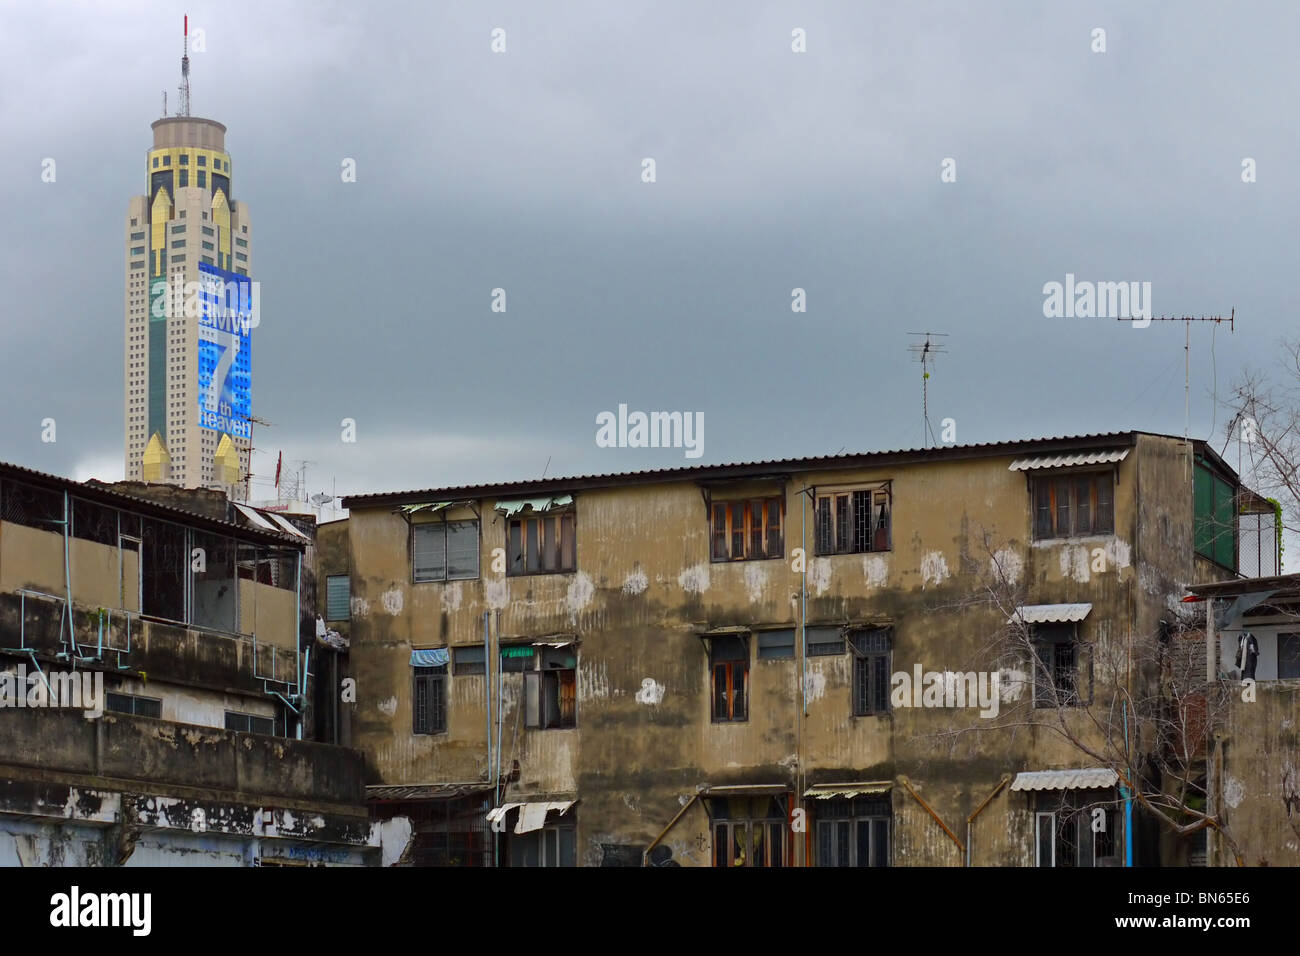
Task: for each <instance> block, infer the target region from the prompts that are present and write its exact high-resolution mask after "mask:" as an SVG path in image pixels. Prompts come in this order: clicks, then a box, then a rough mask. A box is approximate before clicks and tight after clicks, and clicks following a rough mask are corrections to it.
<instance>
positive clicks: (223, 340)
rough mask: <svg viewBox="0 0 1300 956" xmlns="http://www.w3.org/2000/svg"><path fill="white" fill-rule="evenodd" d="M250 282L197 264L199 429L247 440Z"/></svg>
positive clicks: (249, 425)
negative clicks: (198, 302)
mask: <svg viewBox="0 0 1300 956" xmlns="http://www.w3.org/2000/svg"><path fill="white" fill-rule="evenodd" d="M252 286H253V283H252V280H251V279H249V277H248V276H243V275H237V274H236V273H234V272H230V271H228V270H226V269H218V268H217V267H216V266H210V265H208V264H207V263H201V264H200V265H199V297H200V303H201V308H200V313H199V355H198V360H199V398H198V405H199V407H198V413H199V425H200V426H201V427H203V428H208V429H211V430H212V431H218V432H225V433H227V434H229V435H230V437H231V438H251V437H252V435H253V425H252V422H251V421H250V418H251V417H252V414H253V402H252V394H251V393H252V387H251V386H252V352H251V347H250V346H251V340H252V339H251V332H252V328H253V325H254V324H255V322H256V318H255V317H254V314H253V312H254V299H253V288H252Z"/></svg>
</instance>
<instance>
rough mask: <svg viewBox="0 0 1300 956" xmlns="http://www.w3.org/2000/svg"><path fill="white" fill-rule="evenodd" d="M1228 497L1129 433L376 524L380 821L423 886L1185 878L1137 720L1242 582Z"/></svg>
mask: <svg viewBox="0 0 1300 956" xmlns="http://www.w3.org/2000/svg"><path fill="white" fill-rule="evenodd" d="M1216 482H1217V483H1220V484H1222V485H1224V486H1226V487H1228V488H1229V489H1231V490H1233V491H1235V489H1237V487H1238V482H1237V478H1236V475H1235V473H1233V471H1232V470H1231V469H1230V468H1228V467H1227V466H1226V465H1225V464H1224V462H1223V461H1222V460H1221V459H1220V458H1219V457H1218V456H1217V455H1215V454H1214V452H1213V451H1212V450H1211V449H1210V448H1209V447H1208V446H1207V445H1206V444H1205V443H1204V442H1200V441H1196V442H1192V443H1190V444H1188V443H1185V442H1184V441H1183V440H1181V439H1178V438H1173V437H1169V436H1162V435H1154V434H1147V433H1141V432H1126V433H1115V434H1107V435H1092V436H1084V437H1076V438H1059V439H1041V440H1032V441H1016V442H1006V443H1000V444H987V445H973V446H954V447H942V448H932V449H925V450H917V451H906V452H882V453H872V454H859V455H840V456H831V457H824V458H809V459H795V460H784V461H772V462H762V463H755V464H740V465H722V466H701V467H689V468H680V469H669V470H662V471H649V472H642V473H630V474H620V475H604V476H588V477H578V478H554V479H543V480H534V481H522V482H514V483H506V484H500V485H481V486H473V487H460V488H442V489H433V490H427V491H413V492H402V493H391V494H374V495H363V496H353V497H350V498H348V499H346V500H345V505H346V506H347V507H348V508H349V509H350V516H349V518H348V519H347V520H346V521H342V522H335V523H332V524H331V525H327V526H324V527H322V529H321V534H320V537H319V542H318V544H319V565H320V568H319V587H320V589H321V593H320V597H319V603H320V604H321V606H323V607H325V606H327V607H328V608H329V611H328V613H327V615H326V616H327V618H328V619H329V621H328V626H329V627H330V628H332V629H337V630H338V631H339V632H340V633H342V634H346V635H347V636H348V637H349V639H350V641H351V660H350V666H351V672H350V673H351V677H352V678H354V679H355V694H356V702H355V704H352V705H349V707H350V708H351V710H352V713H351V715H350V716H351V719H350V732H351V740H352V743H353V744H354V745H355V746H357V747H358V748H359V749H361V750H362V751H363V752H364V753H365V755H366V758H367V764H368V766H367V773H368V783H369V787H368V794H369V798H370V803H371V807H372V813H373V814H374V815H375V816H376V817H377V818H378V819H388V818H396V817H408V818H410V819H411V820H413V821H414V824H415V840H414V842H413V845H412V847H411V850H410V852H409V855H408V858H409V859H410V860H412V861H413V862H416V863H435V864H464V865H494V864H497V865H571V864H576V865H590V866H598V865H629V864H630V865H641V864H642V863H643V862H648V863H650V864H653V865H674V864H680V865H705V866H707V865H714V866H737V865H769V866H789V865H796V866H798V865H858V866H864V865H962V864H963V863H967V862H969V863H971V864H975V865H1003V864H1010V865H1032V864H1035V863H1037V864H1039V865H1064V866H1076V865H1079V866H1091V865H1122V864H1123V862H1124V861H1125V859H1126V858H1129V859H1132V860H1133V861H1134V862H1137V863H1142V862H1154V861H1155V860H1157V859H1158V858H1159V857H1160V856H1161V854H1162V853H1163V852H1164V851H1162V850H1161V849H1160V842H1159V840H1158V837H1157V834H1155V833H1153V832H1150V828H1149V827H1146V826H1145V825H1144V824H1143V822H1142V821H1143V815H1142V813H1141V812H1135V811H1132V809H1131V808H1127V807H1125V803H1124V798H1125V797H1126V796H1128V795H1129V794H1128V792H1127V791H1126V789H1125V781H1126V780H1129V779H1130V777H1131V773H1130V772H1129V771H1128V770H1127V769H1126V767H1127V763H1125V765H1124V766H1120V764H1121V763H1124V762H1125V761H1127V762H1129V763H1131V762H1132V761H1133V760H1135V759H1136V758H1135V757H1134V756H1133V755H1134V754H1137V753H1140V752H1141V749H1142V748H1143V747H1146V746H1154V743H1152V742H1150V741H1148V740H1146V739H1145V738H1146V737H1149V736H1150V733H1149V732H1148V729H1147V728H1145V727H1143V726H1142V724H1141V723H1140V722H1139V721H1137V720H1132V721H1130V719H1129V718H1128V717H1127V716H1125V718H1124V721H1123V723H1122V724H1117V723H1116V721H1118V720H1119V719H1120V718H1119V717H1118V716H1116V715H1118V714H1119V713H1120V707H1119V704H1118V701H1119V699H1120V697H1121V696H1122V695H1124V694H1127V695H1129V696H1131V697H1132V698H1133V699H1137V696H1138V694H1139V693H1143V694H1145V693H1147V692H1148V691H1149V690H1150V689H1151V688H1155V687H1157V686H1158V682H1159V679H1160V677H1159V668H1158V667H1157V666H1156V665H1155V664H1154V663H1152V662H1150V661H1146V660H1144V659H1142V658H1140V657H1136V656H1135V655H1134V654H1133V653H1132V648H1133V647H1134V646H1136V643H1135V642H1136V637H1137V636H1138V635H1153V634H1157V633H1159V632H1160V631H1161V629H1162V627H1163V626H1164V624H1162V622H1166V623H1167V621H1168V620H1169V618H1170V615H1171V608H1174V607H1175V606H1176V605H1178V603H1179V601H1180V599H1181V597H1182V596H1183V593H1184V591H1183V588H1184V586H1186V585H1187V584H1188V583H1189V582H1193V581H1198V580H1208V579H1213V578H1220V577H1224V576H1227V575H1230V574H1232V573H1233V572H1234V570H1235V562H1236V557H1235V552H1234V550H1233V548H1232V547H1230V546H1229V547H1216V545H1217V544H1218V543H1219V542H1221V541H1222V537H1221V535H1216V536H1214V537H1213V539H1212V540H1211V539H1207V540H1204V541H1203V540H1201V537H1200V536H1199V535H1198V533H1197V532H1198V529H1199V528H1200V527H1201V526H1202V525H1203V524H1204V521H1203V520H1202V517H1203V515H1204V514H1205V513H1207V509H1208V512H1209V513H1210V514H1211V516H1212V517H1214V516H1215V513H1214V510H1213V502H1212V501H1211V500H1210V498H1206V495H1207V494H1210V492H1212V490H1213V488H1215V487H1217V485H1216V484H1215V483H1216ZM1205 489H1210V492H1207V491H1205ZM1210 497H1211V498H1212V494H1211V496H1210ZM1202 498H1206V500H1204V501H1203V500H1201V499H1202ZM1218 517H1221V518H1223V520H1225V521H1226V522H1227V524H1226V525H1225V526H1224V528H1225V529H1226V534H1227V535H1228V537H1229V539H1230V540H1231V537H1232V530H1231V521H1232V515H1231V512H1230V511H1229V512H1228V513H1227V514H1226V517H1225V516H1218ZM1216 520H1217V519H1216ZM1221 530H1222V529H1221ZM1008 634H1012V635H1013V636H1014V635H1019V636H1020V637H1022V638H1023V643H1022V644H1021V645H1016V643H1015V640H1014V639H1009V638H1008V637H1007V635H1008ZM1018 651H1022V652H1023V653H1018ZM913 685H915V687H914V688H913ZM913 690H914V693H913ZM1148 696H1149V694H1148ZM1126 699H1127V698H1126ZM1112 711H1113V713H1112ZM1099 718H1100V719H1099ZM1106 721H1109V723H1108V724H1107V723H1106ZM1103 724H1104V725H1105V726H1104V728H1103V729H1102V730H1099V729H1098V728H1099V727H1102V726H1103ZM1130 725H1131V726H1130ZM1116 727H1119V730H1118V731H1117V730H1116V729H1115V728H1116ZM1130 730H1131V739H1130V737H1129V736H1128V733H1129V731H1130ZM1121 731H1122V732H1121ZM1117 734H1118V736H1119V739H1120V740H1121V741H1122V746H1123V747H1124V748H1125V750H1126V752H1127V756H1125V757H1123V760H1118V759H1117V760H1099V759H1098V758H1097V756H1096V755H1097V754H1102V755H1105V754H1108V753H1111V750H1108V749H1107V748H1108V747H1112V748H1113V746H1115V745H1114V738H1115V737H1116V735H1117ZM1107 737H1109V738H1110V739H1104V738H1107ZM1126 812H1131V813H1133V816H1132V820H1133V821H1135V822H1132V823H1126V819H1125V818H1126ZM1130 848H1131V849H1130Z"/></svg>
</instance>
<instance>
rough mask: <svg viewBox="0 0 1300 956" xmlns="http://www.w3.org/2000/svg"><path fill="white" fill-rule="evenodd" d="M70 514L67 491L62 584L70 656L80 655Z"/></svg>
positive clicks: (65, 496) (64, 514)
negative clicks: (75, 630)
mask: <svg viewBox="0 0 1300 956" xmlns="http://www.w3.org/2000/svg"><path fill="white" fill-rule="evenodd" d="M71 523H72V515H71V513H70V508H69V506H68V493H67V492H66V491H65V492H64V493H63V584H64V587H66V588H67V612H68V643H69V644H71V645H72V656H73V657H80V656H81V652H80V651H79V650H78V649H77V638H76V636H75V635H74V634H73V630H72V558H71V556H70V554H69V551H68V534H69V532H70V531H71Z"/></svg>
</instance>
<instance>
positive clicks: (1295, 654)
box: [1277, 633, 1300, 680]
mask: <svg viewBox="0 0 1300 956" xmlns="http://www.w3.org/2000/svg"><path fill="white" fill-rule="evenodd" d="M1277 676H1278V680H1291V679H1294V678H1297V677H1300V634H1294V633H1292V634H1279V635H1278V636H1277Z"/></svg>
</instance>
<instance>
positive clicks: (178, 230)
mask: <svg viewBox="0 0 1300 956" xmlns="http://www.w3.org/2000/svg"><path fill="white" fill-rule="evenodd" d="M181 215H182V216H184V215H185V214H184V213H181ZM172 235H173V236H175V235H182V236H183V235H185V223H183V222H182V223H179V224H178V225H175V226H172Z"/></svg>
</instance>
